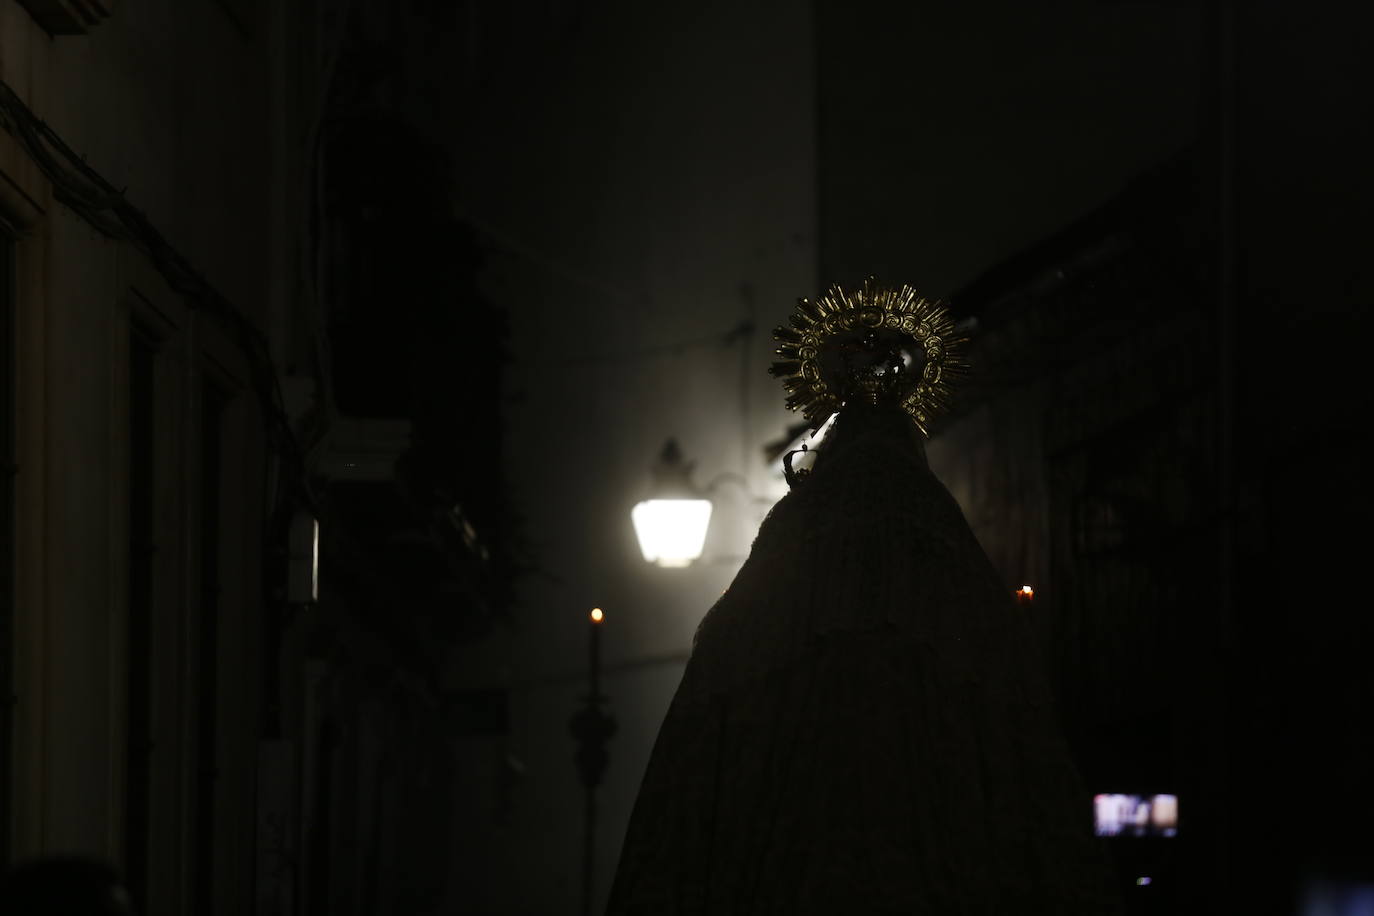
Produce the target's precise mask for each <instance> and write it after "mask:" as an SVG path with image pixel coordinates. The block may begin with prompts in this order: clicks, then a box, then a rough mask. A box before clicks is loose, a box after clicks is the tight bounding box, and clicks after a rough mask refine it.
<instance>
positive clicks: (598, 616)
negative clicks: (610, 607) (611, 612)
mask: <svg viewBox="0 0 1374 916" xmlns="http://www.w3.org/2000/svg"><path fill="white" fill-rule="evenodd" d="M589 616H590V617H591V618H592V623H600V622H601V621H603V620H605V619H606V615H605V614H603V613H601V608H599V607H594V608H592V612H591V614H590V615H589Z"/></svg>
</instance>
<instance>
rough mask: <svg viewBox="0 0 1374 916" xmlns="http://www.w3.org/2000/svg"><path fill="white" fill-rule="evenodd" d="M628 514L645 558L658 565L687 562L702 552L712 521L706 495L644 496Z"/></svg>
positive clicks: (686, 564) (680, 565) (676, 565)
mask: <svg viewBox="0 0 1374 916" xmlns="http://www.w3.org/2000/svg"><path fill="white" fill-rule="evenodd" d="M630 518H631V519H633V521H634V523H635V536H636V537H638V538H639V549H640V551H641V552H642V553H643V554H644V559H645V560H647V561H649V562H650V563H657V564H658V565H659V566H675V567H682V566H690V565H691V563H692V561H693V560H695V559H697V558H698V557H700V556H701V548H702V547H703V546H704V545H705V543H706V527H707V525H709V524H710V522H711V501H710V500H709V499H646V500H645V501H644V502H642V503H639V504H638V505H636V506H635V507H634V510H633V511H632V512H631V513H630Z"/></svg>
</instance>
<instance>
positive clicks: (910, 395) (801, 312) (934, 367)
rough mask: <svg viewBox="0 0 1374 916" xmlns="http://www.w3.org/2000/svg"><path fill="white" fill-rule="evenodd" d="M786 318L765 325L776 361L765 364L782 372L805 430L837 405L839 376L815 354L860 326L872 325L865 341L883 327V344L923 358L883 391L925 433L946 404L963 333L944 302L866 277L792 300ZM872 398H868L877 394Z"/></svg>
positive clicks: (963, 366) (959, 370) (960, 365)
mask: <svg viewBox="0 0 1374 916" xmlns="http://www.w3.org/2000/svg"><path fill="white" fill-rule="evenodd" d="M790 323H791V327H778V328H775V329H774V330H773V339H774V340H776V341H777V342H778V343H780V344H781V346H780V347H778V348H777V350H776V351H775V352H776V353H777V354H778V356H779V357H781V360H780V361H779V362H776V363H774V364H773V365H772V367H771V368H770V369H769V370H768V371H769V373H770V374H772V375H774V376H776V377H779V378H781V379H782V384H783V387H784V388H786V389H787V392H788V397H787V409H788V410H800V411H801V412H802V414H803V415H804V416H805V417H806V420H807V422H808V423H810V424H811V428H812V429H813V430H816V429H819V428H820V427H821V425H822V424H824V423H825V421H826V420H828V419H829V418H830V416H831V415H832V414H833V413H834V412H835V411H837V410H839V409H840V407H841V406H843V404H844V397H845V392H843V391H841V390H839V384H840V382H839V381H838V380H837V379H836V378H835V377H833V376H834V373H833V372H828V371H826V369H825V367H823V360H824V357H823V354H824V353H825V352H826V351H827V349H829V348H833V347H835V346H838V345H839V344H840V341H843V340H849V341H853V340H854V339H856V338H857V337H861V336H862V335H863V334H865V333H866V332H872V333H869V334H868V337H869V340H873V339H875V338H877V337H878V336H879V334H883V335H885V337H886V339H887V340H888V341H889V344H888V347H889V348H890V347H891V346H892V344H891V343H890V341H893V340H895V341H899V342H900V343H901V344H902V346H903V347H904V348H907V349H909V350H910V351H911V352H913V353H918V354H920V355H921V356H922V357H923V364H922V365H921V366H920V369H919V372H918V373H914V374H912V375H911V376H910V378H909V380H907V381H905V382H903V383H902V386H901V388H900V389H890V390H891V391H893V392H895V394H894V395H893V396H894V397H895V399H896V401H897V403H899V404H900V405H901V407H902V408H903V409H904V410H905V411H906V412H907V413H908V414H910V415H911V418H912V419H913V420H915V421H916V426H917V427H918V428H919V429H920V430H921V433H922V434H923V435H925V436H926V437H927V438H928V437H929V436H930V431H929V429H928V426H927V424H929V423H930V422H931V420H933V419H934V418H935V417H936V416H937V415H939V414H940V413H942V412H944V411H947V410H948V409H949V401H950V395H951V389H950V383H951V381H952V380H954V379H956V378H957V377H959V376H961V375H963V374H964V373H965V371H966V370H967V369H968V363H966V362H965V361H964V358H963V357H964V350H965V348H966V346H967V344H968V339H967V338H966V337H964V336H962V335H960V334H959V333H958V332H957V331H956V329H955V325H954V320H953V319H951V318H950V317H949V313H948V311H947V310H946V309H945V307H944V305H942V304H941V303H940V302H939V301H931V300H929V299H924V298H922V297H920V296H918V295H916V292H915V290H913V289H912V288H911V287H909V286H906V285H903V286H902V287H901V288H900V289H888V288H885V287H880V286H878V285H877V282H876V281H875V280H874V278H872V277H869V278H868V279H867V280H865V281H864V283H863V286H862V288H860V289H858V290H853V291H846V290H844V289H843V288H841V287H840V286H832V287H830V289H828V290H827V291H826V293H825V295H823V296H821V297H820V298H819V299H817V300H816V301H814V302H812V301H811V300H809V299H798V300H797V308H796V310H795V311H794V312H793V313H792V315H791V317H790ZM903 338H905V339H903ZM850 396H853V394H851V395H850ZM873 399H874V402H875V403H876V400H877V396H876V395H874V396H873Z"/></svg>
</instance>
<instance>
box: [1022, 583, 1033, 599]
mask: <svg viewBox="0 0 1374 916" xmlns="http://www.w3.org/2000/svg"><path fill="white" fill-rule="evenodd" d="M1021 594H1023V595H1025V596H1026V597H1027V598H1034V597H1035V589H1033V588H1031V587H1030V586H1029V585H1023V586H1021Z"/></svg>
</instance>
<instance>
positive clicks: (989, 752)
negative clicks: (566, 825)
mask: <svg viewBox="0 0 1374 916" xmlns="http://www.w3.org/2000/svg"><path fill="white" fill-rule="evenodd" d="M792 325H793V326H792V327H791V328H779V329H778V330H777V331H776V332H775V336H777V337H778V339H779V340H780V342H781V343H782V344H783V346H782V347H781V348H780V349H779V350H778V352H779V354H780V355H781V356H782V357H783V361H781V362H779V363H777V364H775V365H774V373H775V374H780V375H783V376H785V378H786V382H785V384H786V386H787V387H788V389H789V391H790V392H791V397H790V398H789V400H788V406H789V407H791V408H793V409H798V410H801V411H803V412H804V413H805V415H806V417H807V419H808V420H809V421H810V422H811V424H812V426H813V428H816V427H819V426H820V425H821V423H823V422H824V421H825V419H826V418H828V417H829V416H830V415H831V414H832V413H834V412H835V411H837V410H838V412H839V416H838V417H837V419H836V421H835V424H834V428H833V429H832V430H831V432H830V433H829V435H828V436H827V437H826V439H825V442H824V443H823V445H822V447H821V448H820V449H819V450H818V458H817V460H816V462H815V465H814V468H812V469H811V471H810V473H809V474H805V475H803V474H801V473H797V474H795V475H793V476H792V480H791V482H792V483H793V488H792V491H791V492H790V493H789V494H788V495H787V496H786V497H785V498H783V499H782V500H781V501H780V502H779V503H778V504H777V505H776V506H775V507H774V508H773V510H772V511H771V512H770V513H769V515H768V517H767V519H765V520H764V522H763V524H762V526H761V527H760V530H759V533H758V536H757V538H756V540H755V541H754V545H753V548H752V550H751V552H750V555H749V558H748V560H747V561H746V562H745V564H744V566H743V567H742V568H741V569H740V571H739V574H738V575H737V576H736V578H735V580H734V582H733V583H732V584H731V586H730V588H729V589H728V590H727V591H726V593H725V594H724V595H723V596H722V597H721V598H720V600H719V601H718V602H717V603H716V604H715V606H714V607H712V608H711V610H710V611H709V612H708V613H707V615H706V616H705V618H704V619H703V620H702V623H701V625H700V627H699V629H698V632H697V637H696V643H695V646H694V649H693V653H692V656H691V659H690V661H689V662H688V664H687V668H686V671H685V672H684V674H683V678H682V682H681V684H680V685H679V687H678V690H677V693H676V695H675V697H674V699H673V702H672V705H671V707H670V708H669V711H668V713H667V716H666V717H665V719H664V722H663V725H662V728H661V730H660V732H659V736H658V740H657V742H656V744H655V746H654V751H653V754H652V756H651V759H650V762H649V765H648V768H647V771H646V773H645V776H644V781H643V784H642V786H641V788H640V792H639V796H638V799H637V801H636V804H635V808H634V813H633V815H632V817H631V820H630V825H629V828H628V830H627V833H626V837H625V842H624V846H623V849H622V852H621V858H620V862H619V866H618V869H617V872H616V877H615V882H614V885H613V887H612V889H611V894H610V902H609V906H608V909H607V912H608V914H610V916H639V914H653V916H695V914H703V916H745V914H749V916H753V914H775V913H776V914H792V916H805V914H828V916H866V914H896V913H934V914H956V913H957V914H965V913H968V914H973V913H977V914H984V913H986V914H994V913H996V914H1042V913H1074V914H1077V913H1113V912H1117V910H1118V902H1117V900H1116V898H1115V896H1114V894H1113V892H1112V889H1111V886H1110V877H1109V874H1110V873H1109V869H1108V866H1107V863H1106V860H1105V858H1104V857H1103V856H1102V855H1101V850H1100V847H1098V846H1097V841H1096V840H1095V839H1094V838H1093V836H1092V831H1091V828H1090V823H1089V821H1090V817H1089V815H1090V810H1091V809H1090V796H1089V795H1088V793H1087V792H1086V791H1085V790H1084V788H1083V786H1082V785H1081V783H1080V780H1079V777H1078V774H1077V771H1076V769H1075V767H1074V765H1073V763H1072V760H1071V758H1070V755H1069V752H1068V748H1067V746H1066V745H1065V743H1064V741H1063V739H1062V737H1061V734H1060V732H1059V729H1058V725H1057V722H1056V719H1055V715H1054V712H1053V708H1052V703H1051V697H1050V693H1049V690H1048V688H1047V686H1046V683H1045V679H1044V675H1043V674H1042V671H1041V668H1040V661H1039V658H1038V655H1037V653H1036V650H1035V646H1034V642H1033V639H1032V634H1031V630H1030V625H1029V621H1028V620H1027V619H1026V617H1025V615H1024V610H1022V609H1018V607H1017V605H1016V603H1015V601H1014V600H1013V597H1012V594H1011V592H1010V590H1009V589H1008V588H1007V587H1006V586H1005V585H1004V583H1002V582H1001V581H999V577H998V576H997V574H996V572H995V571H994V569H993V568H992V565H991V563H990V562H989V561H988V559H987V557H986V555H985V554H984V552H983V550H982V548H981V547H980V546H979V544H978V542H977V540H976V539H975V538H974V535H973V533H972V531H971V530H970V529H969V526H968V524H967V523H966V522H965V520H964V517H963V515H962V513H961V512H960V510H959V507H958V505H957V504H956V503H955V501H954V499H953V497H951V496H950V494H949V492H948V491H947V490H946V489H945V487H944V486H943V485H942V484H941V483H940V482H939V481H938V480H937V479H936V478H935V477H934V476H933V475H932V474H931V472H930V469H929V467H928V466H927V463H926V458H925V451H924V445H923V436H924V433H925V429H926V424H927V423H928V421H929V420H930V419H931V417H932V416H933V415H934V414H935V412H936V411H938V410H939V409H941V408H942V407H943V405H944V403H945V399H946V398H947V397H948V394H949V383H950V381H951V377H952V376H955V375H957V374H958V373H959V372H960V371H961V370H962V369H963V368H964V363H963V361H962V359H961V357H960V353H961V351H962V345H963V343H964V341H963V340H962V339H960V338H959V337H958V336H957V333H956V331H955V327H954V324H953V322H952V321H951V320H950V319H949V317H948V315H947V313H946V312H945V311H944V309H943V308H942V307H941V306H939V305H938V304H935V303H931V302H927V301H926V300H923V299H920V298H918V297H916V296H915V294H914V293H913V292H912V291H911V290H910V289H909V288H907V287H903V288H901V289H900V290H890V289H882V288H879V287H877V285H876V284H875V283H874V282H873V281H872V280H871V279H870V280H869V281H868V282H866V283H865V284H864V285H863V287H862V289H860V290H857V291H852V292H846V291H844V290H843V289H840V288H838V287H835V288H832V289H831V290H830V291H829V293H828V294H827V295H826V296H825V297H823V298H821V299H820V300H818V301H817V302H814V303H812V302H808V301H806V300H803V301H802V302H801V303H800V304H799V307H798V310H797V313H796V314H795V315H794V316H793V318H792Z"/></svg>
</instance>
